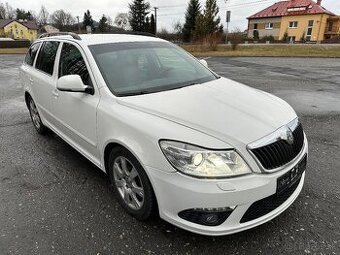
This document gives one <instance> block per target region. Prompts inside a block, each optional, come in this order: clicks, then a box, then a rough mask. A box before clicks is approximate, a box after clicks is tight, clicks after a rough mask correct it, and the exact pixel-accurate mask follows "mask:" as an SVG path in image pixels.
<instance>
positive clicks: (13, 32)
mask: <svg viewBox="0 0 340 255" xmlns="http://www.w3.org/2000/svg"><path fill="white" fill-rule="evenodd" d="M0 37H8V38H13V39H27V40H30V41H34V40H36V39H37V38H38V26H37V24H36V23H35V21H27V20H11V19H0Z"/></svg>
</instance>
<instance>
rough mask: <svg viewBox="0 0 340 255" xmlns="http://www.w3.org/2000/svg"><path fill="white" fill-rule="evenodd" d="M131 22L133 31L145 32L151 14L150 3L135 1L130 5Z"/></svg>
mask: <svg viewBox="0 0 340 255" xmlns="http://www.w3.org/2000/svg"><path fill="white" fill-rule="evenodd" d="M129 9H130V11H129V22H130V25H131V28H132V30H133V31H140V32H143V31H145V28H146V27H145V20H146V16H147V15H148V14H149V9H150V3H149V2H147V1H145V0H133V2H132V3H130V4H129Z"/></svg>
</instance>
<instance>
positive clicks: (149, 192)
mask: <svg viewBox="0 0 340 255" xmlns="http://www.w3.org/2000/svg"><path fill="white" fill-rule="evenodd" d="M109 171H110V179H111V183H112V186H113V188H114V191H115V193H116V195H117V198H118V201H119V203H120V204H121V205H122V207H123V208H124V209H125V210H126V211H127V212H128V213H129V214H130V215H132V216H134V217H135V218H137V219H138V220H147V219H148V218H150V217H151V215H152V214H153V213H154V212H155V209H156V199H155V195H154V192H153V189H152V186H151V183H150V181H149V179H148V177H147V175H146V173H145V171H144V169H143V167H142V166H141V164H140V163H139V162H138V160H137V159H136V158H135V157H134V156H133V155H132V154H131V153H130V152H129V151H128V150H126V149H124V148H122V147H117V148H114V149H113V150H112V151H111V153H110V157H109Z"/></svg>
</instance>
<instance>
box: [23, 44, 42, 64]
mask: <svg viewBox="0 0 340 255" xmlns="http://www.w3.org/2000/svg"><path fill="white" fill-rule="evenodd" d="M40 44H41V43H35V44H33V45H32V46H31V48H30V49H29V50H28V52H27V54H26V57H25V63H26V64H27V65H30V66H33V63H34V59H35V56H36V55H37V52H38V49H39V46H40Z"/></svg>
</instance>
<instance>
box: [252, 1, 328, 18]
mask: <svg viewBox="0 0 340 255" xmlns="http://www.w3.org/2000/svg"><path fill="white" fill-rule="evenodd" d="M307 14H309V15H311V14H329V15H332V16H333V15H335V14H334V13H332V12H330V11H328V10H326V9H325V8H323V7H322V6H321V5H319V4H317V3H315V2H314V1H312V0H289V1H281V2H277V3H275V4H273V5H271V6H269V7H268V8H266V9H264V10H262V11H260V12H258V13H255V14H254V15H252V16H250V17H248V19H260V18H270V17H282V16H292V15H307Z"/></svg>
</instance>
